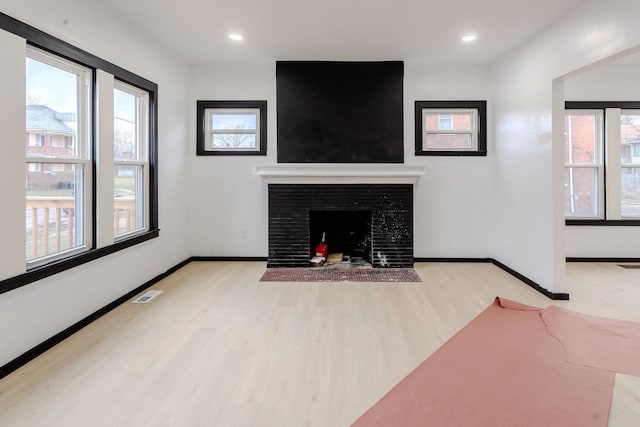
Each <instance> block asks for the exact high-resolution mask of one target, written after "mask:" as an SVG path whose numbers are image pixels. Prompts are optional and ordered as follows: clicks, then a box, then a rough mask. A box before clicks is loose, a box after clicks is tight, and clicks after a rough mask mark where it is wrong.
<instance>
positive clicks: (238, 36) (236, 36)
mask: <svg viewBox="0 0 640 427" xmlns="http://www.w3.org/2000/svg"><path fill="white" fill-rule="evenodd" d="M229 38H230V39H231V40H234V41H237V42H239V41H240V40H242V39H243V37H242V34H229Z"/></svg>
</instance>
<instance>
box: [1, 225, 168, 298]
mask: <svg viewBox="0 0 640 427" xmlns="http://www.w3.org/2000/svg"><path fill="white" fill-rule="evenodd" d="M159 235H160V230H151V231H148V232H146V233H144V234H139V235H137V236H135V237H132V238H130V239H127V240H122V241H119V242H117V243H114V244H113V245H109V246H106V247H104V248H99V249H91V250H89V251H86V252H82V253H81V254H78V255H74V256H70V257H68V258H65V259H61V260H57V261H53V262H51V263H49V264H45V265H39V266H37V267H33V268H31V269H29V270H27V272H26V273H24V274H20V275H19V276H14V277H10V278H8V279H5V280H1V281H0V294H3V293H5V292H9V291H12V290H14V289H17V288H20V287H22V286H25V285H28V284H30V283H33V282H36V281H38V280H41V279H44V278H46V277H49V276H53V275H54V274H58V273H60V272H63V271H66V270H69V269H72V268H74V267H77V266H79V265H82V264H86V263H88V262H90V261H93V260H96V259H98V258H102V257H104V256H107V255H110V254H112V253H115V252H118V251H121V250H123V249H126V248H129V247H131V246H135V245H137V244H139V243H142V242H145V241H147V240H151V239H154V238H156V237H158V236H159Z"/></svg>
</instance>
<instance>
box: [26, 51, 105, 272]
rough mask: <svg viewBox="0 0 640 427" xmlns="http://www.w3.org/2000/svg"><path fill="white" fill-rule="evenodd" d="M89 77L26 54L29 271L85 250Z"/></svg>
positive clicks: (71, 66)
mask: <svg viewBox="0 0 640 427" xmlns="http://www.w3.org/2000/svg"><path fill="white" fill-rule="evenodd" d="M92 76H93V73H92V70H90V69H89V68H87V67H83V66H80V65H78V64H76V63H73V62H71V61H68V60H65V59H62V58H60V57H58V56H55V55H52V54H50V53H46V52H44V51H41V50H39V49H36V48H31V47H30V48H28V49H27V55H26V100H27V102H26V135H27V136H26V138H27V141H28V143H27V146H26V158H27V168H26V212H25V213H26V230H25V231H26V233H25V247H26V259H27V263H28V264H29V265H38V264H42V263H46V262H50V261H52V260H55V259H58V258H61V257H65V256H69V255H72V254H73V253H76V252H78V251H83V250H86V249H87V248H90V247H91V244H92V241H91V237H92V236H91V233H90V230H91V228H90V227H91V223H90V210H89V208H90V206H91V203H90V202H91V196H90V189H91V176H92V161H91V160H92V159H91V145H90V134H91V124H90V111H91V110H90V106H91V93H92V80H93V79H92ZM66 141H71V142H70V143H69V144H68V145H67V144H65V142H66Z"/></svg>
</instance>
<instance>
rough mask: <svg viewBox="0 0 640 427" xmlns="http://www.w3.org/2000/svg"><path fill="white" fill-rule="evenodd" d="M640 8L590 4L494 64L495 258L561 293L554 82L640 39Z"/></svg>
mask: <svg viewBox="0 0 640 427" xmlns="http://www.w3.org/2000/svg"><path fill="white" fill-rule="evenodd" d="M638 12H640V3H638V2H637V1H635V0H614V1H609V2H606V3H605V2H601V1H594V0H589V1H585V2H583V3H580V5H579V7H578V8H576V9H575V10H573V11H572V12H571V13H569V14H568V15H567V16H565V17H562V18H561V19H559V20H558V21H557V22H556V23H555V24H554V25H552V26H550V27H549V28H548V29H547V30H546V31H545V32H543V33H542V34H539V35H538V36H536V37H535V38H533V39H532V40H530V41H529V42H528V43H526V44H525V45H523V46H520V47H519V48H518V49H517V50H516V51H514V52H512V53H511V54H510V55H507V56H506V57H504V58H503V59H502V60H500V61H498V62H497V63H496V64H495V65H494V67H493V88H494V91H493V94H494V109H493V113H494V119H495V120H494V126H495V128H494V136H495V144H496V154H497V155H496V157H495V160H496V161H495V165H494V168H493V178H492V188H493V219H494V222H493V257H494V258H496V259H498V260H499V261H501V262H503V263H505V264H507V265H508V266H509V267H511V268H513V269H515V270H516V271H518V272H520V273H521V274H524V275H525V276H527V277H529V278H530V279H532V280H534V281H535V282H537V283H539V284H540V285H541V286H543V287H544V288H546V289H548V290H550V291H553V292H566V291H568V289H567V288H566V284H565V282H564V258H565V242H564V237H565V235H564V225H563V223H564V214H563V210H564V208H563V206H564V205H563V192H562V189H563V185H564V174H563V161H564V159H563V157H564V153H563V150H562V145H561V144H562V141H563V135H562V128H561V127H560V126H558V124H559V121H560V120H562V108H563V104H562V101H563V100H564V94H563V93H561V92H562V90H563V85H562V84H558V83H557V82H555V83H554V79H557V78H561V77H563V76H565V75H567V74H568V73H571V72H573V71H575V70H577V69H579V68H582V67H584V66H587V65H589V64H591V63H594V62H596V61H599V60H602V59H603V58H606V57H608V56H610V55H613V54H616V53H618V52H620V51H623V50H625V49H629V48H631V47H633V46H635V45H637V44H638V43H640V27H638V25H637V22H636V21H637V20H636V18H635V17H636V16H637V14H638ZM554 91H555V93H554ZM552 119H553V120H552ZM554 123H555V124H554ZM552 141H553V144H552Z"/></svg>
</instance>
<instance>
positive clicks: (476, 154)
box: [416, 151, 487, 157]
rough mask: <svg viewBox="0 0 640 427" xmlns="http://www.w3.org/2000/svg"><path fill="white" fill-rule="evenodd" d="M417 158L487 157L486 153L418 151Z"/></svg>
mask: <svg viewBox="0 0 640 427" xmlns="http://www.w3.org/2000/svg"><path fill="white" fill-rule="evenodd" d="M416 156H460V157H462V156H471V157H486V156H487V152H486V151H416Z"/></svg>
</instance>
